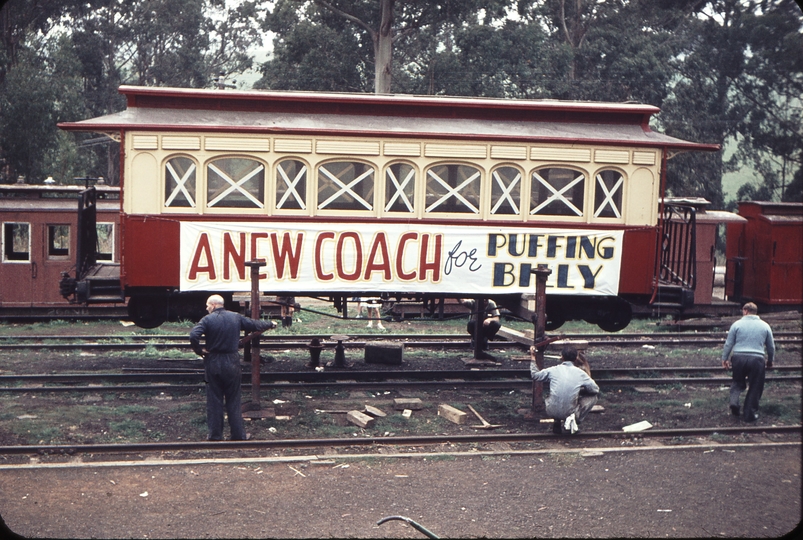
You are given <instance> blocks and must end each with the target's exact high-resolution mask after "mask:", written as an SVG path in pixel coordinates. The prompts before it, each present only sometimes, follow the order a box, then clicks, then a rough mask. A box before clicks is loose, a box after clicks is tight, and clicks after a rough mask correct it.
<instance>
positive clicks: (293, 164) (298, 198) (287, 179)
mask: <svg viewBox="0 0 803 540" xmlns="http://www.w3.org/2000/svg"><path fill="white" fill-rule="evenodd" d="M306 200H307V166H306V165H305V164H304V163H303V162H301V161H298V160H295V159H286V160H284V161H282V162H280V163H279V164H278V165H277V166H276V210H306V209H307V203H306Z"/></svg>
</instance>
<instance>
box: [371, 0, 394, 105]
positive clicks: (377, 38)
mask: <svg viewBox="0 0 803 540" xmlns="http://www.w3.org/2000/svg"><path fill="white" fill-rule="evenodd" d="M381 2H382V21H381V22H380V24H379V31H378V32H377V33H376V34H375V35H374V62H375V69H376V71H375V73H374V93H376V94H389V93H390V83H391V72H390V68H391V65H392V63H393V4H394V3H395V0H381Z"/></svg>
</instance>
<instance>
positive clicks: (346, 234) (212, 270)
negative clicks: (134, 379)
mask: <svg viewBox="0 0 803 540" xmlns="http://www.w3.org/2000/svg"><path fill="white" fill-rule="evenodd" d="M623 235H624V231H621V230H619V231H599V230H596V231H593V230H579V229H540V228H539V229H532V228H523V227H515V226H510V227H506V226H500V227H476V226H473V227H472V226H458V225H450V226H433V225H415V224H388V223H376V224H374V223H360V224H332V223H329V224H324V223H242V222H234V223H219V222H191V221H182V222H181V290H182V291H248V290H250V289H251V274H250V269H249V268H248V267H247V266H245V263H246V262H248V261H251V260H254V259H257V260H262V261H264V262H265V263H266V265H265V266H263V267H262V268H261V270H260V290H262V291H265V292H269V293H281V292H309V293H310V294H315V293H318V292H335V291H337V292H343V293H349V292H362V291H374V292H391V293H393V292H400V293H440V294H465V295H466V296H472V295H496V294H509V293H534V292H535V275H534V274H532V273H531V270H533V269H535V268H536V266H537V265H538V264H546V265H547V266H548V267H549V269H550V270H551V271H552V273H551V274H550V276H549V279H548V280H547V294H581V295H606V296H607V295H616V294H617V292H618V290H619V269H620V265H621V257H622V238H623Z"/></svg>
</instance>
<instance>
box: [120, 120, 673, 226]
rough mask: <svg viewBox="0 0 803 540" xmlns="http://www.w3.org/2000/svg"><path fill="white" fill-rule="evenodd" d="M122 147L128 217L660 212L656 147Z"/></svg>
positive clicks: (276, 141) (367, 142)
mask: <svg viewBox="0 0 803 540" xmlns="http://www.w3.org/2000/svg"><path fill="white" fill-rule="evenodd" d="M126 146H127V149H126V156H127V161H126V176H125V193H124V201H123V207H124V210H125V211H126V212H127V213H129V214H159V213H162V214H231V213H236V214H238V215H243V214H255V215H287V216H293V215H296V216H316V215H322V216H338V215H343V216H383V217H398V218H444V219H452V220H455V219H468V220H470V219H483V220H503V221H558V222H561V221H565V222H579V223H612V224H616V223H622V224H628V225H645V224H651V223H654V222H655V220H656V219H657V200H658V187H659V186H658V182H657V178H658V177H659V170H658V167H659V164H660V150H658V149H645V148H632V149H631V148H624V147H602V146H589V145H586V146H583V145H560V144H498V143H493V142H489V143H479V142H475V141H450V140H425V141H415V140H410V139H349V138H334V137H315V138H304V137H292V136H272V137H265V136H243V135H237V136H234V135H232V136H225V135H219V134H215V135H199V134H176V133H171V134H169V135H167V134H158V133H135V134H132V135H129V137H128V138H127V140H126Z"/></svg>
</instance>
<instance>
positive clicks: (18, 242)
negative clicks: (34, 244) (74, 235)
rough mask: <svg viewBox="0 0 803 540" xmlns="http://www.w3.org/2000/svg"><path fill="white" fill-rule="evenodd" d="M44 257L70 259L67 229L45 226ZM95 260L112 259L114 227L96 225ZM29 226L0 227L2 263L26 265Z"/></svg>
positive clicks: (5, 224) (68, 232)
mask: <svg viewBox="0 0 803 540" xmlns="http://www.w3.org/2000/svg"><path fill="white" fill-rule="evenodd" d="M46 227H47V257H48V258H49V259H67V258H69V257H70V231H71V226H70V225H46ZM96 228H97V234H98V245H97V260H99V261H111V260H112V259H113V257H114V223H97V224H96ZM30 260H31V224H30V223H25V222H5V223H3V262H30Z"/></svg>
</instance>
